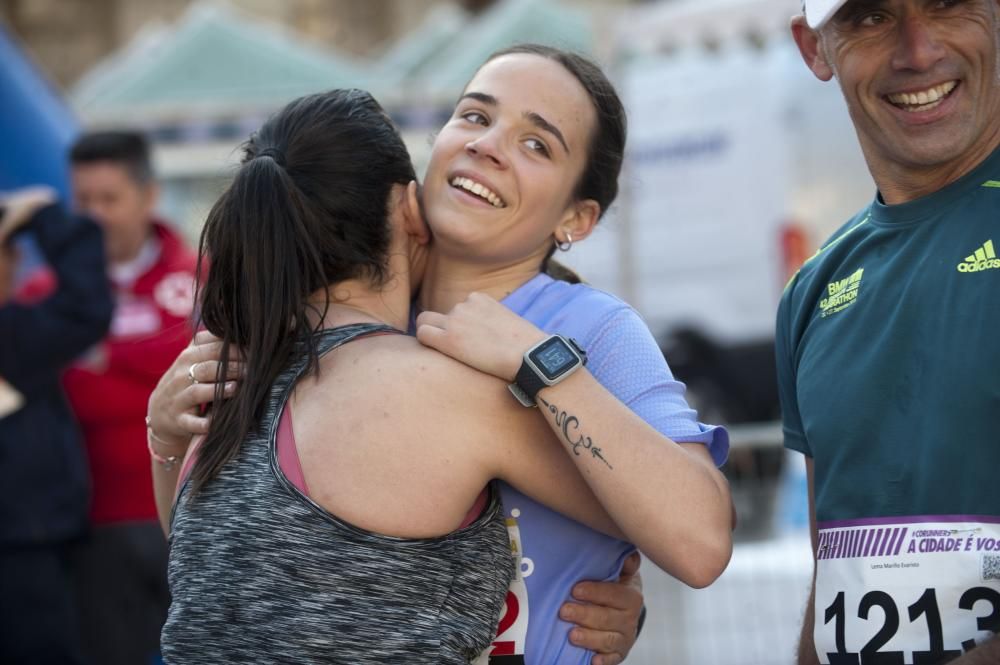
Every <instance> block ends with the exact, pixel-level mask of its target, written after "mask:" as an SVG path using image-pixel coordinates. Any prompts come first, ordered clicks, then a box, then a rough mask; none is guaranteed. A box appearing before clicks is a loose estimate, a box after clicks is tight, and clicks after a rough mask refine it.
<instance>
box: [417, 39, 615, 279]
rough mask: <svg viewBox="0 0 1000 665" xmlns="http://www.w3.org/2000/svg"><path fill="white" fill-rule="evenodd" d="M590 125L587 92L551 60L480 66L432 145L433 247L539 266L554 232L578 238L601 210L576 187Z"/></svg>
mask: <svg viewBox="0 0 1000 665" xmlns="http://www.w3.org/2000/svg"><path fill="white" fill-rule="evenodd" d="M595 122H596V113H595V111H594V109H593V104H592V103H591V101H590V98H589V96H588V94H587V91H586V90H585V89H584V88H583V86H582V85H581V84H580V82H579V81H577V80H576V79H575V78H574V77H573V75H572V74H570V73H569V72H568V71H566V70H565V69H564V68H563V67H562V66H561V65H560V64H558V63H557V62H554V61H552V60H549V59H547V58H543V57H540V56H538V55H533V54H523V53H518V54H508V55H503V56H501V57H498V58H495V59H493V60H490V61H489V62H487V63H486V64H485V65H483V67H482V68H480V70H479V71H478V72H477V73H476V75H475V76H474V77H473V79H472V80H471V81H470V82H469V85H468V86H467V87H466V90H465V92H464V94H463V96H462V98H461V99H460V100H459V102H458V105H457V106H456V108H455V111H454V113H453V115H452V117H451V119H450V120H449V121H448V123H447V124H446V125H445V126H444V127H443V128H442V129H441V131H440V132H439V133H438V135H437V137H436V139H435V141H434V146H433V149H432V151H431V159H430V162H429V164H428V167H427V173H426V176H425V179H424V189H423V204H424V210H425V212H426V215H427V221H428V224H429V226H430V227H431V230H432V232H433V234H434V239H435V240H434V246H435V250H434V251H435V252H440V253H445V254H450V255H451V256H456V257H465V258H467V259H470V260H473V261H476V262H477V263H490V264H493V265H498V266H499V265H502V266H519V265H524V266H527V267H529V268H530V269H531V270H532V271H537V269H538V266H539V265H540V264H541V262H542V259H543V258H544V257H545V255H546V254H547V253H548V251H549V249H550V248H551V247H552V242H553V236H555V237H557V238H560V239H562V238H564V237H565V235H564V232H565V231H566V230H569V231H570V232H571V233H572V234H573V237H574V239H579V238H581V237H582V236H585V235H586V233H587V232H589V227H590V226H592V225H593V223H595V222H596V219H597V216H598V213H599V210H600V207H599V206H597V205H596V203H594V202H593V201H589V200H587V201H578V200H576V199H575V196H574V190H575V188H576V185H577V183H578V181H579V180H580V176H581V174H582V173H583V169H584V166H585V164H586V160H587V157H588V154H587V153H588V145H589V139H590V135H591V133H592V131H593V127H594V125H595ZM581 221H582V222H583V224H582V225H581V224H580V222H581ZM584 227H586V230H583V229H584ZM578 229H580V230H578Z"/></svg>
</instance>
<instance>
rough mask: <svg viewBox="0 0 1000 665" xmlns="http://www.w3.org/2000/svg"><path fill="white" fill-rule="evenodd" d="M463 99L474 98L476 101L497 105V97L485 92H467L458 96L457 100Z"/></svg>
mask: <svg viewBox="0 0 1000 665" xmlns="http://www.w3.org/2000/svg"><path fill="white" fill-rule="evenodd" d="M463 99H474V100H476V101H477V102H482V103H483V104H489V105H490V106H496V105H497V98H496V97H494V96H493V95H487V94H486V93H485V92H467V93H465V94H464V95H462V96H461V97H459V98H458V101H462V100H463Z"/></svg>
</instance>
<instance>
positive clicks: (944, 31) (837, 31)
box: [792, 0, 1000, 203]
mask: <svg viewBox="0 0 1000 665" xmlns="http://www.w3.org/2000/svg"><path fill="white" fill-rule="evenodd" d="M998 16H1000V0H848V2H846V3H845V4H844V6H843V7H842V8H841V9H840V10H839V11H838V12H837V13H836V14H835V15H834V16H833V18H831V19H830V20H829V21H828V22H827V23H826V24H825V25H824V26H823V27H822V28H820V29H819V31H818V32H816V31H812V30H809V29H808V27H807V26H806V25H805V23H804V20H801V19H800V18H797V19H795V21H793V26H792V31H793V35H794V36H795V39H796V42H797V43H798V45H799V49H800V50H801V52H802V55H803V57H804V58H805V60H806V63H807V64H808V65H809V67H810V68H811V69H812V71H813V73H814V74H815V75H816V76H817V77H818V78H820V79H821V80H824V81H825V80H829V79H831V78H833V77H834V76H835V77H836V78H837V80H838V82H839V84H840V87H841V89H842V91H843V93H844V98H845V99H846V101H847V106H848V110H849V111H850V114H851V119H852V120H853V122H854V126H855V129H856V130H857V133H858V138H859V140H860V142H861V147H862V150H863V151H864V154H865V158H866V159H867V161H868V165H869V168H870V169H871V171H872V175H873V176H874V177H875V180H876V182H877V183H878V186H879V190H880V192H881V193H882V196H883V197H884V198H885V199H886V201H887V202H889V203H899V202H902V201H906V200H911V199H913V198H917V197H919V196H923V195H925V194H928V193H930V192H933V191H936V190H938V189H940V188H941V187H943V186H944V185H946V184H948V183H950V182H952V181H954V180H955V179H957V178H958V177H960V176H961V175H963V174H965V173H966V172H968V171H969V170H971V169H972V168H973V167H974V166H976V165H977V164H978V163H979V162H981V161H982V160H983V159H984V158H985V157H986V156H987V155H989V154H990V153H991V152H992V150H993V149H994V148H996V147H997V145H1000V62H998V59H1000V47H998V40H1000V19H998Z"/></svg>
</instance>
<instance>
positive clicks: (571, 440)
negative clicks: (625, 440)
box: [538, 397, 614, 470]
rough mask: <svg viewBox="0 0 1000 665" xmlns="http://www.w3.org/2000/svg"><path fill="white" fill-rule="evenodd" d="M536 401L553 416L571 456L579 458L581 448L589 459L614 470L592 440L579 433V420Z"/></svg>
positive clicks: (551, 405)
mask: <svg viewBox="0 0 1000 665" xmlns="http://www.w3.org/2000/svg"><path fill="white" fill-rule="evenodd" d="M538 401H539V402H541V403H542V404H544V405H545V408H547V409H548V410H549V412H550V413H551V414H552V415H553V416H555V421H556V427H558V428H559V430H560V431H561V432H562V435H563V438H564V439H566V443H568V444H569V445H570V448H572V449H573V454H574V455H576V456H577V457H579V456H580V449H581V448H583V449H584V450H585V451H589V452H590V455H591V457H593V458H594V459H599V460H601V461H602V462H604V463H605V464H606V465H607V467H608V468H609V469H612V470H613V469H614V467H613V466H611V463H610V462H608V460H606V459H604V454H603V452H602V451H601V449H600V448H598V447H597V446H595V445H594V441H593V439H591V438H590V437H589V436H587V435H585V434H581V433H580V432H579V429H580V419H579V418H577V417H576V416H574V415H571V414H569V413H566V412H565V411H561V410H560V409H559V407H557V406H556V405H555V404H549V403H548V402H546V401H545V400H544V399H543V398H541V397H539V398H538Z"/></svg>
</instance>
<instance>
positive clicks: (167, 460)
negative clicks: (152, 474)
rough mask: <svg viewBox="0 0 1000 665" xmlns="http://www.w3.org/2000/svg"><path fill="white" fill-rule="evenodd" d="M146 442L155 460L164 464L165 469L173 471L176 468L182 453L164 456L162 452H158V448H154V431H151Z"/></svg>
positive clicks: (150, 454) (161, 464)
mask: <svg viewBox="0 0 1000 665" xmlns="http://www.w3.org/2000/svg"><path fill="white" fill-rule="evenodd" d="M146 444H147V446H148V447H149V456H150V457H152V458H153V461H154V462H156V463H157V464H159V465H160V466H162V467H163V470H164V471H173V470H174V468H175V467H176V466H177V465H178V464H179V463H180V461H181V457H180V455H171V456H170V457H164V456H163V455H161V454H160V453H158V452H156V449H155V448H153V436H152V432H150V436H149V437H147V438H146Z"/></svg>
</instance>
